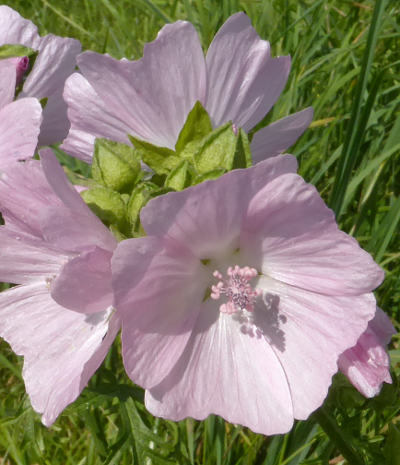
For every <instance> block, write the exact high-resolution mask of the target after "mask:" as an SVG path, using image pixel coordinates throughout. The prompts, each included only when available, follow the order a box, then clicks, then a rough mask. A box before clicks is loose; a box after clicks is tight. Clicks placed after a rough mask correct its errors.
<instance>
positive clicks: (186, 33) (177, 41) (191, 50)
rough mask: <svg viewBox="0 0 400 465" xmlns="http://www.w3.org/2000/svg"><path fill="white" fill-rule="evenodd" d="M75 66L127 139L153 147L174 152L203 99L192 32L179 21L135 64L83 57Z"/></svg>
mask: <svg viewBox="0 0 400 465" xmlns="http://www.w3.org/2000/svg"><path fill="white" fill-rule="evenodd" d="M78 64H79V68H80V69H81V71H82V73H83V75H84V76H85V78H86V79H87V80H88V81H89V82H90V84H91V85H92V86H93V88H94V90H95V91H96V92H97V93H98V94H99V96H100V97H101V99H102V100H103V101H104V103H105V104H106V105H107V106H108V108H109V110H110V111H112V112H113V114H115V115H118V117H119V118H121V119H122V120H123V121H125V122H126V124H127V125H128V127H129V128H130V133H131V134H132V135H134V136H136V137H138V138H140V139H143V140H146V141H149V142H151V143H152V144H155V145H158V146H163V147H169V148H174V146H175V142H176V140H177V138H178V134H179V132H180V130H181V129H182V126H183V124H184V122H185V120H186V118H187V115H188V113H189V112H190V110H191V109H192V107H193V105H194V104H195V102H196V101H197V100H200V101H204V99H205V92H206V90H205V89H206V75H205V64H204V56H203V51H202V49H201V45H200V42H199V38H198V36H197V32H196V30H195V28H194V27H193V26H192V25H191V24H190V23H187V22H184V21H178V22H176V23H174V24H167V25H165V26H164V27H163V28H162V29H161V31H160V32H159V33H158V36H157V38H156V40H155V41H154V42H151V43H149V44H146V45H145V47H144V52H143V58H142V59H140V60H138V61H134V62H130V61H128V60H120V61H117V60H115V59H113V58H111V57H109V56H105V55H103V56H102V55H98V54H96V53H93V52H85V53H83V54H82V55H80V57H79V59H78ZM72 123H73V124H75V121H72ZM75 126H76V125H75ZM79 129H80V128H79Z"/></svg>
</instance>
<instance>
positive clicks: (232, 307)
mask: <svg viewBox="0 0 400 465" xmlns="http://www.w3.org/2000/svg"><path fill="white" fill-rule="evenodd" d="M226 274H227V278H226V279H225V278H224V276H223V275H222V273H221V272H220V271H218V270H215V271H214V273H213V276H214V277H215V278H217V279H219V281H218V283H217V284H216V285H213V286H211V295H210V297H211V298H212V299H214V300H218V299H219V298H220V297H221V296H222V295H225V296H226V297H227V298H228V302H226V303H223V304H221V305H220V307H219V309H220V312H221V313H228V314H232V313H237V312H242V311H243V310H247V311H248V312H253V311H254V303H255V300H256V298H257V297H258V296H259V295H261V294H262V291H261V290H260V289H255V288H253V287H252V286H251V284H250V281H251V280H252V279H253V278H255V277H256V276H257V275H258V272H257V270H256V269H255V268H250V267H248V266H245V267H243V268H241V267H240V266H238V265H235V266H233V267H232V266H230V267H229V268H228V269H227V271H226Z"/></svg>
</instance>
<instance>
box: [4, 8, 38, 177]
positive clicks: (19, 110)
mask: <svg viewBox="0 0 400 465" xmlns="http://www.w3.org/2000/svg"><path fill="white" fill-rule="evenodd" d="M0 9H1V7H0ZM16 79H17V66H16V64H15V63H13V62H12V61H10V60H2V61H0V172H2V171H4V170H5V169H7V168H8V167H9V166H10V165H13V164H14V163H15V162H16V161H18V160H26V159H28V158H31V157H33V155H34V153H35V149H36V146H37V142H38V136H39V131H40V124H41V122H42V107H41V106H40V103H39V102H38V100H36V99H35V98H22V99H19V100H17V101H16V102H13V100H14V93H15V83H16Z"/></svg>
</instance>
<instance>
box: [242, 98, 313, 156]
mask: <svg viewBox="0 0 400 465" xmlns="http://www.w3.org/2000/svg"><path fill="white" fill-rule="evenodd" d="M312 118H313V109H312V108H311V107H309V108H306V109H305V110H302V111H299V112H298V113H293V115H290V116H286V118H282V119H280V120H278V121H275V122H274V123H272V124H270V125H268V126H267V127H265V128H262V129H260V130H259V131H257V132H256V133H255V134H254V137H253V140H252V141H251V155H252V158H253V162H254V163H258V162H259V161H261V160H265V158H268V157H275V156H276V155H278V154H280V153H282V152H284V151H286V149H288V148H289V147H290V146H292V145H293V144H294V143H295V142H296V140H297V139H298V138H299V137H300V136H301V135H302V134H303V132H304V131H305V130H306V129H307V128H308V126H309V125H310V123H311V121H312Z"/></svg>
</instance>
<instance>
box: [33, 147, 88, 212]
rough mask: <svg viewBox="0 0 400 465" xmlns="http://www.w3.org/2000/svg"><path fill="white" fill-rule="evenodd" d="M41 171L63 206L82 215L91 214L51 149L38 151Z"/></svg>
mask: <svg viewBox="0 0 400 465" xmlns="http://www.w3.org/2000/svg"><path fill="white" fill-rule="evenodd" d="M40 160H41V165H42V169H43V173H44V175H45V177H46V181H47V183H48V185H49V186H50V187H51V189H52V190H53V192H54V193H55V194H56V195H57V197H58V198H59V199H60V200H62V202H63V203H64V205H65V206H67V207H68V208H70V209H71V210H73V211H75V212H78V213H81V214H83V215H87V214H89V213H90V214H91V211H90V208H89V207H88V206H87V205H86V204H85V202H84V200H83V199H82V197H81V196H80V195H79V193H78V192H77V191H76V189H75V188H74V186H73V185H72V184H71V183H70V182H69V181H68V179H67V176H66V175H65V172H64V170H63V168H62V166H61V165H60V163H59V161H58V160H57V158H56V156H55V155H54V153H53V151H52V150H51V149H43V150H41V151H40Z"/></svg>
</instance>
